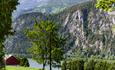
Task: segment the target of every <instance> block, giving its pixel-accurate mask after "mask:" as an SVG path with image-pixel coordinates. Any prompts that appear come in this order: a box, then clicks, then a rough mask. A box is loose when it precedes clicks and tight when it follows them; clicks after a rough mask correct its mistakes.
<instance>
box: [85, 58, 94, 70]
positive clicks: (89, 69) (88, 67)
mask: <svg viewBox="0 0 115 70" xmlns="http://www.w3.org/2000/svg"><path fill="white" fill-rule="evenodd" d="M94 66H95V62H94V60H92V59H91V60H88V61H87V62H85V64H84V70H94Z"/></svg>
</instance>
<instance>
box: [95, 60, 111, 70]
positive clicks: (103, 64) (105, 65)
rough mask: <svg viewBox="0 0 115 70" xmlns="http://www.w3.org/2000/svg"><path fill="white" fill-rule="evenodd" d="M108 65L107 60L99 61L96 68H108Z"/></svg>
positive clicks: (101, 69)
mask: <svg viewBox="0 0 115 70" xmlns="http://www.w3.org/2000/svg"><path fill="white" fill-rule="evenodd" d="M108 65H109V63H107V62H106V61H98V62H97V63H96V64H95V67H94V70H108Z"/></svg>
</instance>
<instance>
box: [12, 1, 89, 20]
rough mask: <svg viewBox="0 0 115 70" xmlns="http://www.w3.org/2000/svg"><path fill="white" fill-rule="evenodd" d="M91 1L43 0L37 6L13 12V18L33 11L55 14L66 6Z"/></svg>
mask: <svg viewBox="0 0 115 70" xmlns="http://www.w3.org/2000/svg"><path fill="white" fill-rule="evenodd" d="M86 1H91V0H41V1H39V2H38V5H37V6H36V7H35V8H32V9H27V10H22V11H21V12H17V14H16V12H15V13H14V14H13V19H15V18H17V17H18V16H19V15H22V14H25V13H31V12H42V13H46V14H54V13H59V12H60V11H63V10H64V9H65V8H68V7H71V6H73V5H76V4H79V3H82V2H86Z"/></svg>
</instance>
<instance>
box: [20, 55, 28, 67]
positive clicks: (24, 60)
mask: <svg viewBox="0 0 115 70" xmlns="http://www.w3.org/2000/svg"><path fill="white" fill-rule="evenodd" d="M19 60H20V66H23V67H29V61H28V59H27V58H25V57H23V58H20V59H19Z"/></svg>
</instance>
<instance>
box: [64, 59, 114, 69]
mask: <svg viewBox="0 0 115 70" xmlns="http://www.w3.org/2000/svg"><path fill="white" fill-rule="evenodd" d="M62 70H115V61H114V60H110V61H109V60H101V59H100V60H99V59H88V60H81V59H80V60H70V61H66V62H63V64H62Z"/></svg>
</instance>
